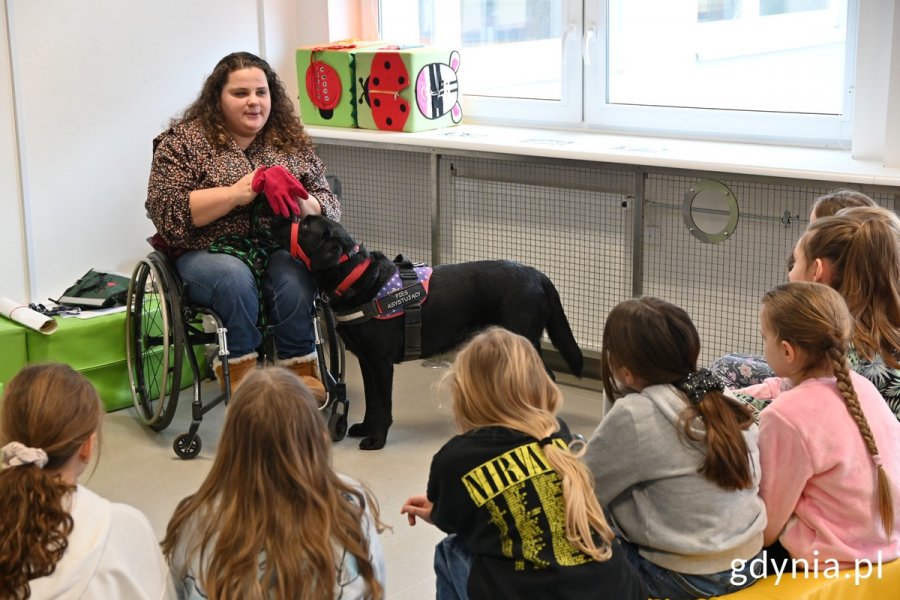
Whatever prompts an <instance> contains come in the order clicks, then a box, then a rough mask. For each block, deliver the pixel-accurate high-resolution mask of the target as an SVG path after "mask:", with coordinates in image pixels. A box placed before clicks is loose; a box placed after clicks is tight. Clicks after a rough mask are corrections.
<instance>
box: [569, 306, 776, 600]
mask: <svg viewBox="0 0 900 600" xmlns="http://www.w3.org/2000/svg"><path fill="white" fill-rule="evenodd" d="M699 354H700V336H699V334H698V333H697V329H696V328H695V327H694V324H693V323H692V322H691V319H690V317H689V316H688V314H687V313H686V312H685V311H684V310H683V309H682V308H680V307H678V306H675V305H674V304H672V303H670V302H666V301H665V300H662V299H660V298H654V297H650V296H645V297H643V298H635V299H631V300H625V301H624V302H620V303H619V304H618V305H616V306H615V307H614V308H613V309H612V311H611V312H610V313H609V316H608V317H607V318H606V323H605V325H604V328H603V350H602V355H601V361H602V368H603V372H602V378H603V388H604V391H605V394H606V397H607V399H608V400H609V401H611V402H612V405H611V407H610V408H609V410H608V411H607V413H606V415H605V416H604V417H603V420H602V421H600V424H599V425H598V426H597V429H596V430H595V431H594V433H593V435H592V436H591V438H590V440H589V441H588V446H587V452H586V454H585V456H584V460H585V463H586V464H587V466H588V467H589V468H590V470H591V471H592V472H593V474H594V478H595V483H594V488H595V489H596V492H597V496H598V497H599V499H600V502H601V504H603V506H604V507H605V508H606V509H607V511H608V513H609V514H610V515H611V517H612V523H613V525H614V527H615V528H616V529H617V533H618V534H619V537H620V541H621V542H622V546H623V547H624V548H625V552H626V556H627V557H628V559H629V560H630V561H631V562H632V564H633V565H634V566H635V568H636V569H637V570H638V573H639V574H640V575H641V577H643V579H644V581H645V582H646V583H647V588H648V591H649V592H650V596H651V597H655V598H670V599H671V600H681V599H692V598H706V597H709V596H718V595H722V594H727V593H731V592H734V591H737V590H739V589H742V588H744V587H747V586H749V585H752V584H753V583H754V582H755V581H756V577H757V576H758V575H757V574H755V573H754V572H753V569H752V568H751V567H750V566H749V565H750V563H751V561H752V560H753V559H755V558H756V557H757V556H759V555H760V553H761V550H762V546H763V529H764V528H765V524H766V511H765V507H764V506H763V503H762V500H761V499H760V498H759V496H758V494H757V492H758V490H759V477H760V469H759V452H758V450H757V446H756V440H757V435H758V430H757V427H756V425H755V423H754V420H753V412H752V411H751V409H750V408H749V407H748V406H747V405H746V404H744V403H742V402H739V401H738V400H736V399H734V398H731V397H730V396H728V395H726V394H725V393H724V389H725V386H724V384H723V383H722V381H721V380H719V379H718V378H717V377H715V376H714V375H713V374H712V373H711V372H710V371H709V370H708V369H698V368H697V357H698V356H699ZM735 565H740V566H738V567H735Z"/></svg>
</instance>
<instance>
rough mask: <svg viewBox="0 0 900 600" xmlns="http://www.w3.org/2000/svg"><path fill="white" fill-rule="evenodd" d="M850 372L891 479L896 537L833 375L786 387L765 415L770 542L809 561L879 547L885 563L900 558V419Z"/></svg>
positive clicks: (847, 558) (866, 554) (874, 554)
mask: <svg viewBox="0 0 900 600" xmlns="http://www.w3.org/2000/svg"><path fill="white" fill-rule="evenodd" d="M850 377H851V378H852V381H853V387H854V388H855V389H856V393H857V394H858V395H859V402H860V405H861V406H862V409H863V413H864V414H865V415H866V419H867V421H868V423H869V427H870V428H871V429H872V433H873V435H874V436H875V443H876V444H877V445H878V450H879V453H880V455H881V459H882V461H883V463H884V468H885V471H886V473H887V475H888V478H889V479H890V482H891V491H892V492H893V500H894V531H893V534H892V535H891V537H890V539H888V538H887V536H886V535H885V531H884V528H883V527H882V525H881V514H880V512H879V511H878V505H877V481H876V476H875V466H874V464H873V462H872V458H871V457H870V455H869V453H868V452H867V450H866V446H865V443H864V442H863V439H862V436H861V435H860V433H859V428H858V427H857V426H856V422H855V421H854V420H853V418H852V417H851V416H850V413H849V412H848V411H847V408H846V405H845V404H844V401H843V397H842V396H841V394H840V392H839V391H838V388H837V385H836V382H835V378H834V377H824V378H820V379H808V380H806V381H804V382H802V383H800V385H798V386H796V387H794V388H792V389H790V390H787V391H783V392H780V393H778V394H777V397H776V399H775V401H774V402H772V404H771V405H770V406H768V407H767V408H766V409H765V410H763V411H762V413H760V427H759V455H760V469H761V470H762V480H761V481H760V486H759V494H760V496H762V499H763V501H764V502H765V504H766V514H767V517H768V525H767V526H766V530H765V543H766V544H767V545H768V544H771V543H773V542H774V541H775V540H776V539H777V540H780V541H781V544H782V545H783V546H784V547H785V548H786V549H787V551H788V552H790V554H791V557H793V558H805V559H806V560H808V561H810V564H812V561H813V560H814V559H818V560H819V562H820V564H822V563H823V561H826V560H829V559H833V560H837V561H839V562H841V563H848V562H849V563H852V562H853V561H854V560H856V559H863V558H866V559H869V560H872V561H875V560H877V559H878V552H879V551H880V552H881V559H882V561H883V562H887V561H889V560H893V559H894V558H897V557H898V556H900V423H898V422H897V419H896V418H895V417H894V415H893V414H892V413H891V411H890V409H889V408H888V405H887V404H886V403H885V401H884V399H883V398H882V397H881V395H880V394H879V393H878V390H876V389H875V387H874V386H873V385H872V383H871V382H870V381H869V380H867V379H865V378H864V377H862V376H860V375H858V374H856V373H851V374H850ZM815 551H818V553H817V554H814V552H815Z"/></svg>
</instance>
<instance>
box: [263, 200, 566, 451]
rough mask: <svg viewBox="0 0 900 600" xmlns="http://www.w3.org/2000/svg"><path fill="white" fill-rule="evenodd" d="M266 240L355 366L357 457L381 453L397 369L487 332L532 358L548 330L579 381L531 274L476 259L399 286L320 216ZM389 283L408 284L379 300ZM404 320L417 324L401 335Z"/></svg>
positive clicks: (549, 294) (559, 319)
mask: <svg viewBox="0 0 900 600" xmlns="http://www.w3.org/2000/svg"><path fill="white" fill-rule="evenodd" d="M272 234H273V236H274V238H275V240H276V241H277V242H278V243H280V244H282V245H283V246H284V247H286V248H289V249H291V254H293V255H294V256H295V257H296V258H300V259H301V260H303V262H305V263H306V265H307V267H308V268H309V270H310V271H311V272H312V275H313V277H314V279H315V280H316V283H317V285H318V286H319V290H320V292H321V293H322V294H323V295H324V297H325V298H326V300H327V301H328V303H329V305H330V307H331V309H332V310H333V311H334V313H335V315H336V316H337V318H338V331H339V332H340V335H341V338H342V339H343V340H344V344H345V345H346V347H347V349H349V350H350V352H352V353H353V354H355V355H356V357H357V359H358V360H359V367H360V371H361V373H362V377H363V386H364V389H365V395H366V411H365V417H364V418H363V421H362V423H357V424H355V425H353V426H352V427H350V430H349V432H348V433H349V435H350V436H351V437H361V438H363V439H362V441H361V442H360V444H359V447H360V448H362V449H363V450H378V449H380V448H383V447H384V443H385V440H386V439H387V432H388V428H390V426H391V423H392V416H391V403H392V399H391V394H392V388H393V379H394V364H395V363H400V362H402V361H404V360H409V359H412V358H427V357H429V356H434V355H438V354H442V353H444V352H449V351H451V350H454V349H455V348H456V347H457V346H459V345H460V344H461V343H462V342H464V341H466V340H468V339H469V338H470V337H471V336H472V335H473V334H475V333H476V332H478V331H479V330H481V329H484V328H485V327H488V326H490V325H499V326H501V327H505V328H506V329H509V330H510V331H513V332H515V333H518V334H520V335H523V336H525V337H526V338H528V339H529V340H531V342H532V343H533V344H534V346H535V348H537V349H538V351H539V352H540V339H541V335H542V334H543V331H544V329H545V328H546V329H547V333H548V334H549V336H550V341H551V342H552V343H553V345H554V346H556V347H557V348H558V349H559V351H560V353H561V354H562V357H563V358H564V360H565V361H566V364H568V366H569V368H570V369H571V370H572V372H573V373H574V374H575V375H579V376H580V375H581V370H582V366H583V361H584V359H583V356H582V354H581V349H580V348H579V347H578V344H577V342H576V341H575V338H574V336H573V335H572V330H571V329H570V327H569V322H568V320H567V319H566V315H565V312H563V307H562V304H561V303H560V299H559V293H558V292H557V290H556V288H555V287H554V286H553V283H552V282H551V281H550V279H549V278H547V276H546V275H544V274H543V273H541V272H540V271H538V270H537V269H534V268H532V267H528V266H525V265H521V264H519V263H515V262H512V261H508V260H481V261H473V262H465V263H459V264H449V265H439V266H436V267H434V269H433V272H431V273H430V279H428V280H427V281H419V282H416V281H415V280H409V281H407V277H411V276H412V277H414V275H412V270H411V269H404V270H403V273H400V275H402V277H398V265H397V264H395V262H394V261H391V260H390V259H389V258H387V257H386V256H385V255H384V254H382V253H380V252H375V251H372V252H370V251H368V250H366V248H365V247H363V246H362V245H361V244H359V243H358V242H356V240H354V239H353V238H352V237H351V236H350V235H349V234H348V233H347V232H346V230H344V228H343V227H341V226H340V225H339V224H337V223H336V222H334V221H332V220H330V219H328V218H326V217H322V216H317V215H311V216H308V217H306V218H304V219H303V220H302V221H298V220H295V221H294V222H293V223H291V222H290V221H287V220H285V221H284V222H282V223H279V224H277V225H275V226H274V227H273V230H272ZM398 258H399V257H398ZM406 266H407V267H409V266H410V265H406ZM420 267H423V266H422V265H420ZM416 271H418V272H419V273H420V274H421V273H422V272H423V271H430V269H427V268H417V269H416ZM391 282H393V283H395V284H400V285H403V283H404V282H405V283H406V285H405V286H403V287H399V286H397V285H395V286H394V287H397V288H398V289H396V290H394V291H393V292H390V293H388V295H387V296H384V295H382V296H381V297H379V292H381V291H382V290H383V289H384V288H385V287H386V286H387V285H388V284H390V283H391ZM423 299H424V302H423V301H422V300H423ZM393 309H398V310H401V311H402V312H399V313H394V312H392V311H393ZM404 309H405V310H404ZM404 313H405V314H404ZM394 317H398V318H394ZM407 321H420V325H418V326H415V325H414V324H412V325H409V326H408V325H407ZM410 328H412V329H410ZM408 329H410V330H408ZM410 346H413V347H412V348H410ZM416 346H419V347H416Z"/></svg>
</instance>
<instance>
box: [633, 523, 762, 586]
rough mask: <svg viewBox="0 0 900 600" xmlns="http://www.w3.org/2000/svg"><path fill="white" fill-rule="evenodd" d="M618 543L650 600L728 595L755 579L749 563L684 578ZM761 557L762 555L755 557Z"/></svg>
mask: <svg viewBox="0 0 900 600" xmlns="http://www.w3.org/2000/svg"><path fill="white" fill-rule="evenodd" d="M619 541H620V542H621V543H622V549H623V550H624V551H625V558H627V559H628V562H630V563H631V564H632V566H633V567H634V568H635V569H636V570H637V572H638V575H639V576H640V578H641V579H643V580H644V583H645V584H646V585H647V591H648V592H649V593H650V597H651V598H667V599H668V600H694V599H695V598H710V597H712V596H722V595H724V594H730V593H732V592H736V591H738V590H742V589H744V588H746V587H750V586H751V585H753V584H754V583H756V578H755V577H753V575H751V565H750V561H751V560H752V559H748V560H746V561H745V562H744V567H743V568H742V569H741V570H737V571H735V570H732V569H728V570H726V571H720V572H718V573H710V574H709V575H688V574H687V573H677V572H675V571H670V570H668V569H664V568H662V567H660V566H658V565H655V564H654V563H652V562H650V561H649V560H647V559H646V558H644V557H643V556H641V555H640V553H638V547H637V546H636V545H634V544H632V543H631V542H628V541H626V540H625V539H624V538H622V537H619ZM761 555H762V551H760V553H759V554H757V555H756V556H761ZM753 558H756V557H753ZM735 582H738V583H735Z"/></svg>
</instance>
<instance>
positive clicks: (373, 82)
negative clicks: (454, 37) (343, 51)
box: [355, 46, 462, 132]
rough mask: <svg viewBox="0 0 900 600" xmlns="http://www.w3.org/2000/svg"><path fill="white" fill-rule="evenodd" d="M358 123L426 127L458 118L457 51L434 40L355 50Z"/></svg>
mask: <svg viewBox="0 0 900 600" xmlns="http://www.w3.org/2000/svg"><path fill="white" fill-rule="evenodd" d="M355 55H356V63H355V64H356V80H357V100H356V102H357V116H356V121H357V126H358V127H361V128H363V129H383V130H388V131H407V132H411V131H425V130H428V129H438V128H440V127H448V126H451V125H456V124H457V123H459V122H460V121H461V120H462V107H461V106H460V100H461V96H460V94H459V81H458V78H457V76H456V72H457V70H458V69H459V52H457V51H455V50H445V49H440V48H435V47H432V46H416V47H405V48H404V47H397V46H394V47H380V48H378V47H375V48H361V49H359V50H357V51H356V53H355Z"/></svg>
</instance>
